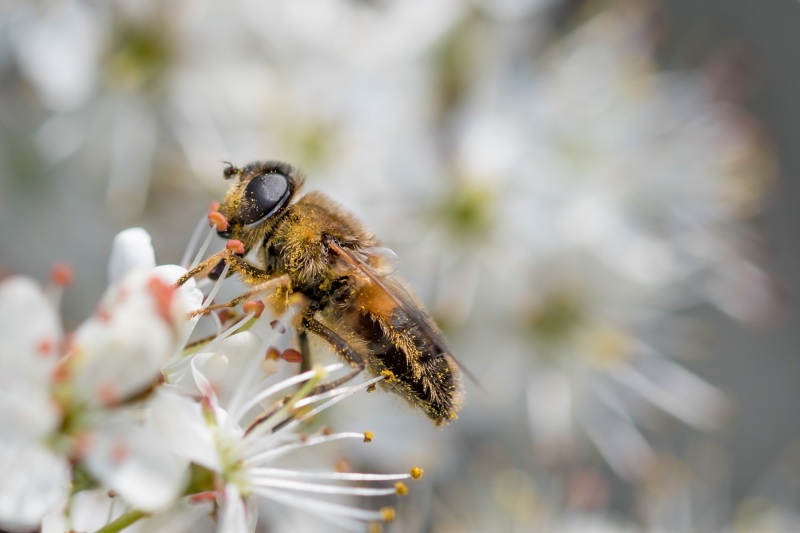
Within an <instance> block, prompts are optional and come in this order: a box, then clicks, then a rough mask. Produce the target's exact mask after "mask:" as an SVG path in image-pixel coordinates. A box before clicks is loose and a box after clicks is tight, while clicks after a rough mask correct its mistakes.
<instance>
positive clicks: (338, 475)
mask: <svg viewBox="0 0 800 533" xmlns="http://www.w3.org/2000/svg"><path fill="white" fill-rule="evenodd" d="M250 472H251V473H252V474H253V475H254V476H270V477H273V478H274V477H285V478H303V479H330V480H337V481H398V480H401V479H408V478H410V477H411V475H410V474H362V473H357V472H302V471H299V470H284V469H282V468H268V467H256V468H252V469H250Z"/></svg>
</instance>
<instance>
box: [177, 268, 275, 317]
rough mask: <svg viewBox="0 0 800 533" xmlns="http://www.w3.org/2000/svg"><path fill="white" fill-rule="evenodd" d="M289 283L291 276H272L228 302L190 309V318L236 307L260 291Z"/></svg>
mask: <svg viewBox="0 0 800 533" xmlns="http://www.w3.org/2000/svg"><path fill="white" fill-rule="evenodd" d="M289 284H290V281H289V276H287V275H285V274H284V275H283V276H278V277H276V278H270V279H269V280H267V281H265V282H263V283H259V284H258V285H256V286H255V287H253V288H252V289H250V290H249V291H246V292H243V293H242V294H240V295H239V296H237V297H236V298H233V299H232V300H230V301H228V302H225V303H222V304H213V305H209V306H206V307H203V308H202V309H195V310H194V311H190V312H189V318H192V317H194V316H197V315H207V314H208V313H210V312H212V311H217V310H219V309H229V308H232V307H236V306H237V305H239V304H240V303H242V302H244V301H246V300H249V299H250V298H252V297H253V296H255V295H256V294H258V293H261V292H266V291H271V290H275V289H277V288H278V287H280V286H281V285H286V286H287V287H288V286H289Z"/></svg>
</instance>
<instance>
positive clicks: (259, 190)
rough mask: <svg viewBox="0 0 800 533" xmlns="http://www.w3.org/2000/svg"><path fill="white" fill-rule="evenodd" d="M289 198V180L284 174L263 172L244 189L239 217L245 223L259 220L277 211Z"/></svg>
mask: <svg viewBox="0 0 800 533" xmlns="http://www.w3.org/2000/svg"><path fill="white" fill-rule="evenodd" d="M288 198H289V180H287V179H286V176H284V175H283V174H261V175H260V176H256V177H255V178H253V179H251V180H250V181H249V182H248V183H247V187H246V188H245V190H244V198H243V199H242V204H241V206H240V207H239V218H240V220H241V221H242V223H244V224H252V223H253V222H258V221H259V220H262V219H264V218H266V217H268V216H270V215H271V214H273V213H274V212H275V211H277V210H278V209H279V208H280V207H281V206H283V204H285V203H286V200H288Z"/></svg>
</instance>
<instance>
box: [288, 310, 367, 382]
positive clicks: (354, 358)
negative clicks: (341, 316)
mask: <svg viewBox="0 0 800 533" xmlns="http://www.w3.org/2000/svg"><path fill="white" fill-rule="evenodd" d="M303 327H304V328H305V329H306V331H310V332H311V333H313V334H314V335H316V336H318V337H319V338H321V339H322V340H324V341H325V342H327V343H328V344H330V345H331V347H332V348H333V349H334V350H335V351H336V353H337V354H339V355H340V356H341V357H342V358H343V359H344V360H345V361H347V362H348V363H349V364H350V366H351V367H353V369H352V370H351V371H350V373H349V374H347V375H344V376H342V377H340V378H338V379H334V380H333V381H331V382H329V383H325V384H323V385H319V386H318V387H316V388H315V389H314V391H313V392H312V394H321V393H323V392H327V391H329V390H332V389H335V388H336V387H338V386H339V385H341V384H343V383H347V382H348V381H350V380H351V379H353V378H354V377H356V376H357V375H359V374H360V373H361V372H363V371H364V369H365V368H366V367H367V365H366V363H365V362H364V359H362V357H361V356H360V355H359V354H358V352H356V351H355V350H354V349H353V348H352V347H351V346H350V345H349V344H347V341H345V340H344V339H343V338H341V337H340V336H339V335H338V334H337V333H336V332H335V331H333V330H332V329H330V328H329V327H328V326H326V325H325V324H323V323H322V322H320V321H319V320H317V319H316V318H314V317H312V316H306V317H304V318H303Z"/></svg>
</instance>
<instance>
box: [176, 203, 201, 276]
mask: <svg viewBox="0 0 800 533" xmlns="http://www.w3.org/2000/svg"><path fill="white" fill-rule="evenodd" d="M207 227H208V217H207V216H203V217H202V218H201V219H200V220H199V221H198V222H197V226H195V228H194V231H193V232H192V236H191V237H190V238H189V244H188V245H187V246H186V250H185V251H184V252H183V257H181V262H180V263H178V264H180V265H182V266H183V267H184V268H186V270H190V269H191V268H192V267H193V266H195V265H196V264H197V261H198V260H197V259H196V260H195V261H194V262H193V264H189V258H190V257H191V255H192V251H193V250H194V249H195V247H196V246H197V243H198V242H200V236H201V235H202V234H203V230H204V229H205V228H207Z"/></svg>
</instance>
